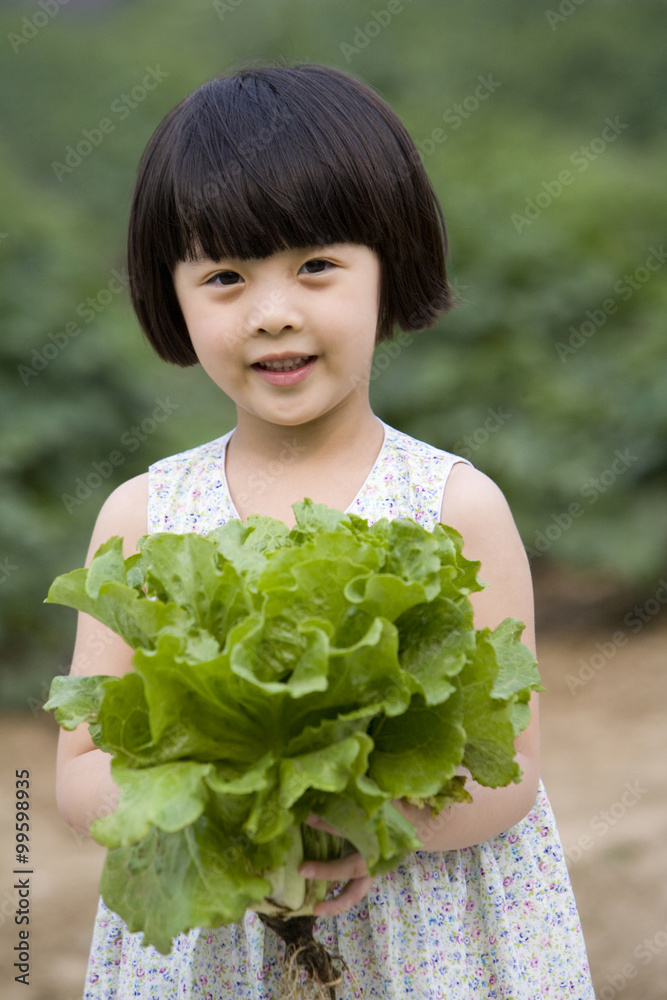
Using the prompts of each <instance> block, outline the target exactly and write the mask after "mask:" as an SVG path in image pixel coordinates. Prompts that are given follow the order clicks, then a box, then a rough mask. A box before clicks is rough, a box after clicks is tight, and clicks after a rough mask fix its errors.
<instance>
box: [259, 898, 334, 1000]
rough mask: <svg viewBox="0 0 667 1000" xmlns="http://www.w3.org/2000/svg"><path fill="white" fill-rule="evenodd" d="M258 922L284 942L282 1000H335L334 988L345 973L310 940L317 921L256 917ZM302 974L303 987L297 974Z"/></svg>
mask: <svg viewBox="0 0 667 1000" xmlns="http://www.w3.org/2000/svg"><path fill="white" fill-rule="evenodd" d="M258 916H259V918H260V920H261V921H262V922H263V923H264V924H265V925H266V926H267V927H269V928H270V929H271V930H272V931H273V932H274V933H275V934H277V935H278V937H279V938H282V940H283V941H284V942H285V963H284V966H283V972H282V996H283V998H284V1000H306V998H310V997H313V996H314V997H316V998H317V1000H336V986H337V985H338V984H339V983H341V982H342V981H343V974H342V969H347V965H346V963H345V962H344V961H343V959H341V958H338V961H339V962H340V964H341V966H342V969H341V970H340V971H339V970H337V969H335V968H334V963H333V960H332V957H331V955H330V954H329V952H328V951H327V950H326V948H325V947H324V945H323V944H320V943H319V941H316V940H315V938H314V937H313V927H314V926H315V921H316V920H317V917H314V916H302V917H290V918H289V919H283V918H282V917H275V916H269V914H267V913H259V914H258ZM302 971H305V973H306V976H307V981H306V983H304V982H303V977H302V975H301V972H302Z"/></svg>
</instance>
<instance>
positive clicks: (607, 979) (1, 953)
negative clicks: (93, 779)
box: [0, 625, 667, 1000]
mask: <svg viewBox="0 0 667 1000" xmlns="http://www.w3.org/2000/svg"><path fill="white" fill-rule="evenodd" d="M626 631H627V630H626ZM627 636H628V641H627V642H626V643H625V644H623V645H619V646H616V645H615V644H614V643H613V641H612V635H611V634H610V632H601V633H600V634H592V635H589V636H587V637H585V638H582V637H581V636H579V637H575V638H572V639H571V640H565V639H554V638H546V639H543V640H542V642H541V644H540V650H539V653H540V664H541V672H542V678H543V681H544V684H545V686H546V688H547V692H546V693H545V694H544V695H543V696H542V705H541V717H542V744H543V749H542V758H543V763H542V774H543V778H544V782H545V785H546V787H547V791H548V793H549V796H550V798H551V801H552V804H553V807H554V811H555V813H556V817H557V819H558V822H559V828H560V833H561V839H562V841H563V846H564V847H565V849H566V853H567V855H568V859H569V864H570V873H571V877H572V882H573V885H574V888H575V893H576V896H577V901H578V904H579V909H580V913H581V917H582V922H583V926H584V933H585V936H586V941H587V945H588V951H589V957H590V961H591V968H592V970H593V977H594V982H595V986H596V992H597V995H598V998H599V1000H615V998H616V997H618V998H620V1000H665V998H667V768H666V767H665V761H666V760H667V753H666V752H667V726H666V725H665V703H666V696H667V669H666V662H665V661H666V652H667V629H665V628H662V629H659V628H656V627H654V626H653V627H652V626H651V625H646V626H645V628H644V629H643V630H642V631H640V632H639V633H638V634H637V635H630V633H629V632H628V633H627ZM596 643H598V644H599V646H596ZM600 647H601V649H600ZM612 649H614V650H615V651H614V653H613V655H610V654H611V650H612ZM580 672H581V676H579V674H580ZM568 677H569V680H568ZM586 678H588V679H586ZM55 741H56V730H55V726H54V725H53V723H52V722H51V720H49V719H48V718H38V719H35V718H33V717H32V716H30V715H29V716H27V717H25V718H11V719H3V720H2V740H1V747H2V758H1V759H2V770H1V774H2V783H1V787H0V835H1V838H2V876H1V877H0V983H1V984H2V991H1V992H2V996H3V998H4V1000H81V994H82V982H83V976H84V970H85V964H86V958H87V951H88V946H89V942H90V934H91V930H92V925H93V919H94V914H95V907H96V904H97V881H98V878H99V872H100V870H101V866H102V861H103V856H104V852H103V849H102V848H100V847H98V846H97V845H96V844H94V843H93V842H92V841H86V842H83V843H82V842H79V841H78V840H77V839H76V838H75V837H74V835H73V834H72V833H71V832H70V831H69V829H68V828H67V827H66V826H65V824H64V823H63V822H62V820H61V819H60V817H59V815H58V813H57V810H56V806H55V801H54V791H53V775H54V750H55ZM23 768H28V769H29V770H30V772H31V777H30V781H31V788H30V793H31V808H32V820H31V827H32V828H31V834H30V835H31V838H32V839H31V841H30V848H31V853H30V862H31V863H30V869H31V870H32V871H33V872H34V874H33V875H31V876H30V878H31V885H30V888H31V897H30V898H31V914H30V915H31V922H30V938H29V942H30V951H31V973H30V986H29V988H28V989H26V987H25V986H23V985H22V984H20V983H16V982H15V981H14V976H15V975H16V974H17V973H16V970H14V969H13V968H12V964H13V962H14V961H15V960H16V959H15V958H14V957H13V956H14V952H13V948H14V946H15V945H17V944H18V930H19V927H17V926H16V925H15V924H14V911H15V909H16V904H17V890H15V889H13V888H12V885H13V879H14V876H12V874H11V872H12V869H13V868H14V867H16V862H15V861H14V854H15V851H14V835H15V834H14V817H13V802H14V785H15V771H16V770H17V769H18V770H21V769H23ZM18 877H19V878H20V877H24V878H25V877H26V876H25V875H24V876H18ZM554 1000H561V998H560V997H558V998H554Z"/></svg>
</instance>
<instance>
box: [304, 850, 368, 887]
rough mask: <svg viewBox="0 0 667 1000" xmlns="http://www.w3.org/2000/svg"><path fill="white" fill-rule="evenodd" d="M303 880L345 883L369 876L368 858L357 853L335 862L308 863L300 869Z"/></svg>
mask: <svg viewBox="0 0 667 1000" xmlns="http://www.w3.org/2000/svg"><path fill="white" fill-rule="evenodd" d="M299 875H301V876H302V877H303V878H311V879H312V878H315V879H326V880H327V882H345V881H347V880H349V879H356V878H362V877H363V876H364V875H368V868H367V867H366V858H365V857H364V856H363V854H359V853H358V852H355V853H354V854H348V855H347V856H346V857H344V858H337V859H336V860H334V861H306V862H304V864H302V865H301V866H300V868H299Z"/></svg>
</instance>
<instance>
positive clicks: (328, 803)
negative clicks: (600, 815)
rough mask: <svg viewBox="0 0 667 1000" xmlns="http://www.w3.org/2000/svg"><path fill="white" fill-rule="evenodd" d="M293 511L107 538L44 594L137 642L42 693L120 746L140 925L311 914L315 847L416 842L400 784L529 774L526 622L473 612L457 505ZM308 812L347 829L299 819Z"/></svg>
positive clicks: (97, 736) (120, 881)
mask: <svg viewBox="0 0 667 1000" xmlns="http://www.w3.org/2000/svg"><path fill="white" fill-rule="evenodd" d="M294 512H295V517H296V526H295V527H294V528H292V529H289V528H288V527H287V526H286V525H285V524H283V523H282V522H280V521H277V520H275V519H273V518H268V517H261V516H253V517H250V518H249V519H248V523H247V524H244V523H243V522H241V521H240V520H233V521H229V522H227V523H226V524H225V525H223V526H222V527H221V528H219V529H217V530H216V531H215V532H213V533H212V534H210V535H206V536H204V535H197V534H194V533H190V534H183V535H178V534H171V533H165V532H161V533H155V534H152V535H147V536H145V537H144V538H143V539H141V540H140V542H139V552H138V553H137V554H135V555H133V556H132V557H130V558H129V559H123V556H122V540H121V539H119V538H112V539H109V540H108V541H107V542H106V543H105V544H104V545H103V546H101V548H100V549H99V551H98V552H97V554H96V555H95V557H94V559H93V560H92V563H91V565H90V568H89V569H88V570H75V571H74V572H72V573H69V574H66V575H63V576H60V577H58V578H57V579H56V580H55V581H54V583H53V584H52V586H51V589H50V590H49V595H48V597H47V601H49V602H54V603H60V604H65V605H67V606H69V607H72V608H76V609H77V610H80V611H84V612H86V613H87V614H90V615H93V616H94V617H95V618H97V619H98V620H99V621H101V622H103V623H104V624H105V625H107V626H108V627H109V628H111V629H112V630H113V631H115V632H117V633H118V634H119V635H121V636H122V637H123V639H124V640H125V641H126V642H127V643H128V644H129V645H130V646H131V647H132V648H133V650H134V654H133V661H132V662H133V666H134V670H133V671H132V672H130V673H128V674H125V675H124V676H122V677H57V678H55V679H54V681H53V684H52V687H51V694H50V698H49V701H48V702H47V704H46V706H45V708H46V709H47V710H48V711H51V710H53V711H54V712H55V715H56V719H57V721H58V722H59V724H60V725H61V726H63V727H65V728H68V729H73V728H74V727H75V726H77V725H80V724H82V723H87V724H88V725H89V726H90V731H91V735H92V738H93V741H94V743H95V745H96V746H98V747H100V748H101V749H102V750H104V751H105V752H107V753H109V754H111V755H112V757H113V763H112V774H113V777H114V780H115V781H116V783H117V785H118V787H119V789H120V793H121V794H120V801H119V805H118V808H117V809H116V810H115V812H113V813H111V814H110V815H108V816H105V817H103V818H101V819H98V820H96V821H95V822H94V824H93V826H92V828H91V832H92V834H93V836H95V837H96V838H97V839H98V840H99V842H100V843H102V844H104V845H105V846H106V847H107V848H108V854H107V859H106V863H105V868H104V872H103V876H102V882H101V891H102V895H103V897H104V899H105V901H106V902H107V904H108V905H109V906H110V907H111V908H112V909H113V910H115V911H116V912H118V913H119V914H120V915H121V916H122V917H123V919H124V920H125V921H126V923H127V925H128V927H129V928H130V930H133V931H135V930H140V931H143V941H144V944H153V945H155V947H157V948H158V949H159V950H161V951H163V952H166V951H168V950H169V948H170V945H171V940H172V939H173V937H174V936H175V935H177V934H178V933H180V932H182V931H187V930H188V929H190V928H192V927H215V926H217V925H219V924H220V923H226V922H235V921H239V920H241V919H242V917H243V914H244V912H245V910H246V909H248V908H249V907H255V908H258V909H261V908H264V909H266V910H267V912H269V911H270V912H280V913H285V912H289V913H296V912H298V913H312V906H313V905H314V903H315V902H316V901H317V899H318V898H323V896H324V894H325V892H326V888H327V886H326V883H311V882H308V881H307V880H304V879H302V878H301V877H300V876H299V875H298V866H299V864H300V862H301V861H302V859H303V858H304V857H306V856H309V857H313V856H320V857H335V856H339V855H341V854H343V853H345V852H347V851H350V850H358V851H361V852H362V853H363V854H364V857H365V858H366V862H367V865H368V869H369V872H371V874H378V873H380V872H383V871H388V870H390V869H391V868H393V867H395V866H396V864H398V863H399V862H400V860H401V859H402V858H403V857H405V855H406V853H408V852H409V851H413V850H417V849H419V848H420V847H421V842H420V841H419V840H418V838H417V836H416V833H415V830H414V828H413V827H412V825H411V824H410V823H409V822H408V821H407V820H406V819H405V818H404V817H403V816H402V814H401V813H399V812H398V810H397V809H396V808H394V806H393V805H392V803H391V800H392V799H402V798H405V799H407V800H409V801H411V802H414V803H417V804H419V805H420V806H425V805H426V806H430V808H431V810H432V812H433V813H434V814H435V813H436V812H438V811H439V810H441V809H442V808H444V807H445V806H447V805H449V804H451V803H453V802H460V801H465V800H466V799H467V798H469V795H468V793H467V791H466V789H465V778H464V777H462V776H461V774H460V770H461V768H462V767H463V768H466V769H467V770H468V771H469V772H470V774H471V775H472V777H473V778H474V779H475V780H476V781H478V782H480V783H481V784H485V785H491V786H496V785H502V784H507V783H509V782H511V781H517V780H519V779H520V770H519V767H518V764H517V762H516V760H515V752H514V739H515V738H516V736H517V734H518V733H519V732H520V731H521V730H522V729H523V728H525V726H526V725H527V724H528V722H529V719H530V711H529V707H528V701H529V698H530V694H531V692H532V691H534V690H541V687H540V684H539V675H538V673H537V668H536V663H535V659H534V657H533V656H532V654H531V653H530V651H529V650H528V649H527V648H526V647H525V646H523V645H522V644H521V632H522V629H523V625H522V624H521V623H520V622H516V621H515V620H514V619H507V620H506V621H505V622H503V623H502V624H501V625H500V626H498V628H497V629H495V630H494V631H493V632H491V631H490V630H489V629H483V630H481V631H477V630H476V629H475V627H474V622H473V613H472V605H471V603H470V600H469V595H470V594H472V593H474V592H476V591H478V590H480V589H482V585H481V584H480V583H479V581H478V579H477V572H478V570H479V563H477V562H473V561H470V560H468V559H466V558H465V557H464V556H463V555H462V545H463V541H462V539H461V536H460V535H459V534H458V533H457V532H456V531H455V530H454V529H453V528H450V527H448V526H446V525H436V527H435V529H434V530H433V531H427V530H425V529H424V528H422V527H421V526H420V525H418V524H416V523H415V522H414V521H412V520H410V519H406V518H399V519H395V520H389V519H386V518H384V519H382V520H380V521H378V522H375V523H374V524H369V523H368V522H367V521H366V520H364V519H363V518H360V517H358V516H356V515H353V514H344V513H342V512H340V511H336V510H332V509H330V508H328V507H326V506H325V505H322V504H314V503H313V502H312V501H310V500H305V501H303V502H302V503H297V504H295V505H294ZM311 812H315V813H317V814H318V815H320V816H322V817H323V818H324V819H326V820H327V821H328V822H329V823H331V824H332V825H333V826H335V827H336V829H338V830H339V831H340V832H341V834H342V838H341V837H333V836H330V835H328V834H326V835H325V834H322V833H321V832H319V831H314V830H313V829H312V828H311V827H310V826H308V825H307V824H306V823H305V820H306V818H307V816H308V814H309V813H311Z"/></svg>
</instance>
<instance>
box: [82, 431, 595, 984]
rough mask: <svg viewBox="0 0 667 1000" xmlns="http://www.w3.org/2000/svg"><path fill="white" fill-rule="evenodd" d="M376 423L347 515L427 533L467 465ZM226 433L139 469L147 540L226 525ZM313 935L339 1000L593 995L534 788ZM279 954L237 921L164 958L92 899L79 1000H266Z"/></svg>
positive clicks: (548, 813) (270, 938)
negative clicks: (469, 841) (493, 823)
mask: <svg viewBox="0 0 667 1000" xmlns="http://www.w3.org/2000/svg"><path fill="white" fill-rule="evenodd" d="M383 426H384V435H385V436H384V443H383V445H382V448H381V451H380V453H379V455H378V457H377V459H376V462H375V465H374V466H373V469H372V470H371V472H370V474H369V476H368V478H367V479H366V482H365V483H364V484H363V486H362V487H361V489H360V491H359V493H358V494H357V496H356V497H355V499H354V501H353V502H352V504H351V505H350V507H349V508H348V510H350V511H353V512H354V513H356V514H358V515H359V516H361V517H364V518H367V519H368V520H369V521H376V520H379V519H380V518H381V517H400V516H405V517H412V518H413V519H414V520H416V521H418V522H419V523H420V524H422V525H423V526H424V527H426V528H429V529H432V528H433V527H434V525H435V524H436V523H437V522H438V521H439V520H440V512H441V505H442V498H443V495H444V490H445V485H446V482H447V477H448V475H449V472H450V470H451V468H452V466H453V465H454V464H455V463H456V462H461V461H465V459H461V458H459V457H458V456H455V455H450V454H449V453H447V452H444V451H440V450H438V449H436V448H433V447H431V446H430V445H428V444H426V443H424V442H422V441H417V440H416V439H414V438H411V437H409V436H408V435H406V434H403V433H401V432H400V431H397V430H395V429H394V428H392V427H389V426H388V425H387V424H384V425H383ZM232 433H233V431H230V432H229V433H227V434H225V435H224V436H223V437H221V438H219V439H217V440H215V441H212V442H209V443H208V444H205V445H202V446H200V447H198V448H194V449H191V450H190V451H187V452H184V453H182V454H179V455H174V456H172V457H170V458H167V459H164V460H163V461H160V462H158V463H156V464H155V465H153V466H151V469H150V474H149V475H150V488H149V510H148V529H149V531H151V532H153V531H175V532H185V531H197V532H202V533H206V532H209V531H213V530H214V529H215V528H216V527H218V526H219V525H220V524H222V523H224V522H225V521H227V520H229V519H230V518H233V517H238V516H239V515H238V513H237V511H236V510H235V508H234V504H233V502H232V499H231V496H230V492H229V488H228V485H227V481H226V478H225V452H226V446H227V442H228V440H229V438H230V437H231V434H232ZM468 464H469V463H468ZM341 887H342V886H341V885H338V886H334V887H333V888H332V890H331V892H332V894H336V893H337V891H340V888H341ZM315 936H316V938H318V939H319V940H320V941H321V942H322V943H323V944H324V945H326V947H327V948H328V949H329V951H331V952H332V953H334V954H338V955H340V956H341V957H342V958H343V959H344V961H345V963H346V965H347V967H348V969H349V970H350V971H345V972H344V973H343V981H342V983H341V984H340V986H339V987H338V988H337V997H338V998H339V1000H362V998H363V1000H406V998H414V1000H538V998H539V1000H564V998H568V1000H594V996H595V995H594V992H593V987H592V984H591V980H590V975H589V970H588V963H587V959H586V949H585V946H584V941H583V937H582V932H581V925H580V922H579V917H578V914H577V908H576V904H575V900H574V896H573V893H572V888H571V885H570V880H569V876H568V872H567V868H566V864H565V858H564V855H563V850H562V847H561V844H560V841H559V838H558V833H557V830H556V825H555V822H554V817H553V813H552V810H551V806H550V804H549V801H548V799H547V796H546V793H545V790H544V787H543V785H542V783H541V782H540V786H539V791H538V795H537V799H536V801H535V805H534V806H533V808H532V810H531V811H530V813H529V814H528V815H527V816H526V817H525V818H524V819H523V820H521V822H520V823H517V825H516V826H514V827H512V828H511V829H509V830H507V831H506V832H504V833H502V834H500V835H499V836H497V837H494V838H493V839H491V840H488V841H486V842H485V843H483V844H478V845H475V846H474V847H468V848H465V849H464V850H458V851H433V852H430V851H415V852H414V853H413V854H411V855H409V856H408V857H407V858H406V859H405V861H404V862H403V863H402V864H400V865H398V866H397V867H396V868H395V869H394V870H393V871H392V872H389V873H387V874H384V875H381V876H378V877H376V878H375V879H374V881H373V884H372V886H371V888H370V890H369V892H368V894H367V895H366V896H365V897H364V899H362V900H361V901H360V902H359V903H358V904H357V905H356V906H353V907H352V908H351V909H350V910H348V911H347V912H346V913H343V914H342V915H340V916H337V917H320V918H318V921H317V923H316V925H315ZM283 954H284V945H283V942H282V941H281V940H279V939H278V938H277V937H276V936H275V935H274V934H273V933H272V932H270V931H269V932H267V931H266V929H265V927H264V925H263V924H262V922H261V921H260V919H259V917H258V916H257V914H256V913H255V912H254V911H247V913H246V915H245V917H244V920H243V923H241V924H230V925H225V926H222V927H219V928H216V929H214V930H201V929H196V930H192V931H190V932H189V933H187V934H181V935H179V936H178V937H177V938H176V939H175V940H174V942H173V946H172V950H171V952H170V954H169V955H161V954H160V953H159V952H157V951H156V950H155V949H154V948H152V947H147V948H144V947H142V944H141V934H140V933H137V934H131V933H130V932H129V931H128V929H127V927H126V926H125V924H124V923H123V921H122V920H121V919H120V917H118V916H117V915H116V914H115V913H113V912H111V911H110V910H109V909H108V908H107V907H106V906H105V904H104V902H103V901H102V900H100V904H99V909H98V913H97V917H96V921H95V927H94V932H93V941H92V947H91V953H90V960H89V965H88V971H87V976H86V985H85V993H84V1000H131V998H138V1000H277V998H278V997H279V995H280V969H281V961H282V957H283Z"/></svg>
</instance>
